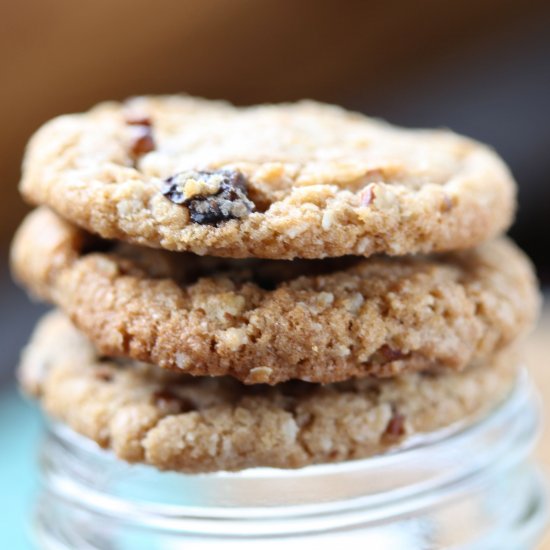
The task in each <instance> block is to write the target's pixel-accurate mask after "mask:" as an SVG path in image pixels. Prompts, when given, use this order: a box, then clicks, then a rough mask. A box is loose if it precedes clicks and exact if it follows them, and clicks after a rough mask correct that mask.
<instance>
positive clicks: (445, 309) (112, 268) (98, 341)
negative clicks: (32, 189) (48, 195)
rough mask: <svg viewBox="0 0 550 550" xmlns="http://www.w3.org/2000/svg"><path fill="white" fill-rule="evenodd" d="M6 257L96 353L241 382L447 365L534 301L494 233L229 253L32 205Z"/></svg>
mask: <svg viewBox="0 0 550 550" xmlns="http://www.w3.org/2000/svg"><path fill="white" fill-rule="evenodd" d="M12 264H13V269H14V273H15V274H16V276H17V277H18V278H19V279H20V280H21V281H22V282H23V283H24V284H25V285H26V286H27V287H28V288H29V289H30V290H31V291H32V292H34V293H35V294H37V295H38V296H40V297H42V298H45V299H46V300H49V301H50V302H52V303H54V304H56V305H57V306H58V307H60V308H61V309H62V310H63V311H64V312H65V313H66V314H68V315H69V316H70V318H71V319H72V320H73V322H74V323H75V324H76V325H77V327H78V328H79V329H80V330H82V331H83V332H84V333H85V334H86V335H87V336H88V337H89V338H90V339H91V340H92V341H93V343H94V344H95V345H96V346H97V348H98V349H99V350H100V352H101V353H103V354H105V355H111V356H120V357H130V358H133V359H137V360H140V361H145V362H147V363H153V364H155V365H159V366H161V367H166V368H171V369H178V370H180V371H184V372H187V373H189V374H193V375H211V376H222V375H230V376H233V377H235V378H238V379H239V380H241V381H243V382H245V383H267V384H276V383H279V382H282V381H285V380H289V379H301V380H305V381H309V382H322V383H328V382H336V381H340V380H345V379H347V378H349V377H361V376H368V375H371V376H381V377H385V376H394V375H396V374H399V373H402V372H407V371H418V370H423V369H431V368H434V367H437V368H449V369H460V368H463V367H465V366H467V365H470V364H473V363H482V362H485V361H486V360H487V358H489V357H491V356H492V355H493V354H494V353H495V351H497V350H499V349H502V348H503V347H506V346H507V345H508V344H510V343H511V342H512V341H514V340H516V339H517V338H519V337H520V336H521V335H523V334H524V333H525V331H526V330H527V329H528V328H529V327H530V326H531V324H532V323H533V321H534V318H535V316H536V313H537V310H538V305H539V296H538V293H537V290H536V283H535V280H534V276H533V272H532V268H531V265H530V263H529V261H528V260H527V259H526V258H525V256H524V255H523V254H522V253H521V252H520V251H519V250H518V249H517V248H516V247H515V246H514V245H513V244H512V243H511V242H510V241H507V240H504V239H503V240H497V241H494V242H490V243H487V244H485V245H482V246H480V247H479V248H477V249H474V250H470V251H463V252H457V253H448V254H446V255H436V256H432V257H430V256H426V257H420V256H416V257H406V258H389V257H373V258H368V259H365V258H358V257H346V258H337V259H325V260H300V261H298V260H294V261H292V262H288V261H284V260H278V261H277V260H261V259H247V260H243V259H241V260H234V259H223V258H210V257H200V256H196V255H192V254H184V253H178V252H167V251H162V250H155V249H150V248H146V247H136V246H133V245H129V244H124V243H122V244H121V243H117V242H108V241H104V240H102V239H98V238H96V239H95V240H94V238H93V237H92V236H91V235H90V234H89V233H86V232H85V231H83V230H81V229H79V228H77V227H76V226H74V225H72V224H70V223H69V222H66V221H64V220H63V219H61V218H59V217H58V216H57V215H56V214H54V213H53V212H51V211H49V210H47V209H45V208H42V209H38V210H36V211H35V212H34V213H32V214H31V215H30V216H29V217H28V218H27V220H26V221H25V222H24V223H23V225H22V227H21V228H20V230H19V231H18V234H17V236H16V238H15V241H14V246H13V250H12Z"/></svg>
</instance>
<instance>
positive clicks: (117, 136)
mask: <svg viewBox="0 0 550 550" xmlns="http://www.w3.org/2000/svg"><path fill="white" fill-rule="evenodd" d="M21 190H22V192H23V194H24V196H25V197H26V198H27V199H28V200H29V201H31V202H32V203H35V204H47V205H49V206H50V207H51V208H52V209H54V210H56V211H57V212H58V213H60V214H62V215H63V216H64V217H65V218H67V219H69V220H72V221H73V222H75V223H76V224H78V225H80V226H81V227H83V228H86V229H88V230H89V231H91V232H93V233H96V234H99V235H101V236H102V237H105V238H110V239H114V238H116V239H120V240H124V241H129V242H132V243H137V244H142V245H147V246H151V247H160V248H165V249H168V250H178V251H192V252H195V253H198V254H200V255H204V254H210V255H216V256H227V257H235V258H242V257H263V258H273V259H292V258H295V257H302V258H323V257H328V256H331V257H334V256H343V255H348V254H355V255H362V256H370V255H372V254H374V253H380V252H383V253H387V254H390V255H404V254H409V253H419V252H421V253H429V252H433V251H448V250H456V249H462V248H467V247H471V246H474V245H477V244H479V243H480V242H482V241H485V240H487V239H489V238H491V237H494V236H495V235H497V234H499V233H501V232H502V231H503V230H505V229H506V228H507V227H508V226H509V224H510V222H511V220H512V217H513V211H514V204H515V184H514V182H513V179H512V177H511V175H510V173H509V171H508V169H507V168H506V166H505V165H504V164H503V162H502V161H501V160H500V158H499V157H498V156H497V155H496V154H495V153H494V152H493V151H492V150H490V149H489V148H487V147H485V146H483V145H481V144H479V143H476V142H474V141H472V140H469V139H466V138H464V137H461V136H458V135H456V134H453V133H452V132H450V131H447V130H436V131H426V130H406V129H402V128H397V127H394V126H391V125H388V124H386V123H384V122H381V121H378V120H373V119H369V118H366V117H364V116H362V115H359V114H357V113H350V112H346V111H345V110H343V109H340V108H337V107H333V106H328V105H323V104H319V103H314V102H301V103H296V104H283V105H267V106H259V107H250V108H236V107H233V106H231V105H229V104H227V103H222V102H213V101H205V100H200V99H193V98H189V97H184V96H174V97H144V98H137V99H134V100H132V101H129V102H126V103H114V102H113V103H105V104H101V105H99V106H97V107H96V108H94V109H92V110H91V111H89V112H87V113H84V114H76V115H68V116H62V117H59V118H56V119H55V120H53V121H51V122H49V123H47V124H46V125H45V126H44V127H43V128H42V129H40V130H39V131H38V133H37V134H36V135H35V136H34V138H33V139H32V141H31V143H30V144H29V147H28V151H27V154H26V157H25V161H24V169H23V179H22V183H21Z"/></svg>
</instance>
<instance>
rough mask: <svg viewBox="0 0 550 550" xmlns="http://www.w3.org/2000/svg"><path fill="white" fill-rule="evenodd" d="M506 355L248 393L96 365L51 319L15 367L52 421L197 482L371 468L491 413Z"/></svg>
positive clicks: (213, 382)
mask: <svg viewBox="0 0 550 550" xmlns="http://www.w3.org/2000/svg"><path fill="white" fill-rule="evenodd" d="M516 366H517V357H516V355H515V353H514V352H513V351H512V350H507V351H506V352H504V353H502V354H500V355H497V356H495V357H493V358H491V359H490V360H488V362H487V363H486V364H484V365H482V366H478V367H471V368H468V369H466V370H464V371H461V372H445V373H442V372H439V373H437V372H430V373H415V374H405V375H403V376H400V377H398V378H393V379H385V380H380V379H374V378H364V379H361V380H353V381H347V382H342V383H338V384H332V385H327V386H321V385H318V384H308V383H306V382H296V381H294V382H287V383H284V384H279V385H278V386H275V387H271V386H265V385H259V386H245V385H243V384H241V383H239V382H237V381H236V380H234V379H232V378H228V377H221V378H205V377H201V378H194V377H191V376H188V375H184V374H175V373H172V372H169V371H163V370H162V369H158V368H156V367H153V366H149V365H146V364H143V363H137V362H133V361H117V360H111V359H106V358H104V357H101V356H99V355H98V353H97V351H96V350H95V348H94V346H92V345H91V343H90V342H89V341H88V340H87V339H86V338H85V337H84V336H83V335H82V334H81V333H80V332H78V331H77V329H76V328H74V327H73V326H72V325H71V324H70V322H69V321H68V319H67V318H66V317H65V316H63V315H62V314H60V313H59V312H53V313H50V314H49V315H47V316H46V317H45V318H44V319H43V320H42V321H41V322H40V323H39V325H38V327H37V328H36V331H35V334H34V336H33V338H32V340H31V342H30V344H29V345H28V347H27V348H26V350H25V352H24V355H23V358H22V362H21V365H20V368H19V377H20V381H21V384H22V387H23V388H24V390H25V391H26V392H27V393H28V394H30V395H32V396H34V397H36V398H38V399H39V400H40V401H41V403H42V407H43V408H44V410H45V411H46V412H47V413H48V414H49V415H50V416H52V417H53V418H56V419H58V420H60V421H62V422H64V423H67V424H68V425H69V426H70V427H71V428H72V429H74V430H75V431H76V432H78V433H80V434H82V435H84V436H86V437H88V438H91V439H93V440H94V441H96V442H97V443H98V444H99V445H101V446H102V447H106V448H110V449H112V450H113V451H114V453H115V454H116V455H117V456H118V457H119V458H122V459H124V460H126V461H129V462H143V463H146V464H150V465H153V466H155V467H157V468H159V469H162V470H177V471H182V472H190V473H199V472H208V471H216V470H240V469H244V468H250V467H257V466H269V467H277V468H298V467H302V466H306V465H309V464H318V463H328V462H339V461H344V460H353V459H359V458H364V457H368V456H371V455H374V454H379V453H382V452H385V451H387V450H389V449H392V448H395V447H396V446H399V445H402V444H407V442H408V441H410V438H411V436H413V435H415V434H422V433H427V432H433V431H435V430H438V429H440V428H444V427H448V426H451V425H452V424H454V423H456V422H462V423H463V424H464V423H466V424H467V423H468V422H469V421H473V420H474V419H475V418H477V417H478V416H479V415H481V414H483V413H486V412H488V410H490V409H491V408H492V407H495V406H496V405H497V404H498V403H499V402H501V401H502V400H503V399H504V398H505V397H506V396H507V395H508V393H509V392H510V390H511V388H512V387H513V385H514V382H515V379H516V374H517V373H516Z"/></svg>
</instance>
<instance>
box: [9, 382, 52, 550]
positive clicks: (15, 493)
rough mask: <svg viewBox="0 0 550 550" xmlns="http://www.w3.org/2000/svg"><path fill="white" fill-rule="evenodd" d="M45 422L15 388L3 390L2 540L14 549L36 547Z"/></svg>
mask: <svg viewBox="0 0 550 550" xmlns="http://www.w3.org/2000/svg"><path fill="white" fill-rule="evenodd" d="M41 429H42V424H41V420H40V415H39V413H38V411H37V409H36V408H35V407H33V406H32V405H31V404H30V403H28V402H27V401H25V400H24V399H23V398H22V397H21V396H20V395H19V393H18V392H17V390H16V389H15V388H14V387H8V388H4V389H2V390H1V391H0V533H1V535H0V539H1V547H2V548H6V549H8V548H9V549H10V550H30V549H32V548H33V546H32V544H31V542H30V537H29V523H30V512H31V510H32V504H33V498H34V495H35V492H36V488H37V468H36V450H37V446H38V444H39V441H40V432H41Z"/></svg>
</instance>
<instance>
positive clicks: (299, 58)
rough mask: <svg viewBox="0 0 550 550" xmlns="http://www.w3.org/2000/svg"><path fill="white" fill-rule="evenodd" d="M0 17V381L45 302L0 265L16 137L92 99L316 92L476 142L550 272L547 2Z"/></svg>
mask: <svg viewBox="0 0 550 550" xmlns="http://www.w3.org/2000/svg"><path fill="white" fill-rule="evenodd" d="M0 10H1V13H0V74H1V78H2V82H1V84H2V85H1V86H0V111H1V113H0V121H1V125H2V126H1V128H2V130H1V131H0V176H1V181H2V183H1V185H0V254H1V255H0V300H1V303H2V315H1V316H0V337H1V338H2V342H1V344H2V349H3V361H2V364H0V377H1V376H2V373H7V372H8V371H9V370H10V369H11V367H13V364H14V363H15V362H16V358H17V354H18V350H19V348H20V347H21V345H22V344H23V343H24V341H25V339H26V338H27V335H28V332H29V330H30V327H31V326H32V324H33V322H34V319H35V317H36V315H37V313H38V311H39V310H40V308H39V307H38V306H31V305H28V302H27V300H26V299H25V298H24V297H23V295H22V293H21V292H20V291H18V290H16V289H15V287H14V286H13V285H12V284H11V283H10V282H9V276H8V271H7V267H6V250H7V247H6V245H7V242H8V241H9V238H10V236H11V235H12V233H13V231H14V229H15V227H16V225H17V223H18V222H19V220H20V219H21V217H22V216H23V214H24V211H25V206H24V205H23V203H22V201H21V200H20V198H19V197H18V194H17V190H16V185H17V182H18V179H19V166H20V161H21V156H22V153H23V149H24V146H25V143H26V141H27V139H28V137H29V136H30V135H31V133H32V132H33V131H34V130H35V129H36V128H37V127H38V126H39V125H40V124H41V123H43V122H44V121H45V120H47V119H49V118H51V117H53V116H55V115H57V114H60V113H64V112H70V111H79V110H83V109H87V108H89V107H90V106H91V105H93V104H94V103H96V102H98V101H100V100H103V99H109V98H124V97H126V96H129V95H134V94H141V93H166V92H177V91H185V92H188V93H191V94H197V95H203V96H206V97H212V98H227V99H230V100H232V101H234V102H237V103H241V104H244V103H252V102H266V101H281V100H291V99H298V98H303V97H312V98H316V99H321V100H326V101H331V102H337V103H341V104H343V105H345V106H348V107H351V108H354V109H358V110H361V111H364V112H366V113H368V114H371V115H375V116H381V117H383V118H387V119H389V120H390V121H392V122H395V123H398V124H403V125H409V126H449V127H451V128H452V129H454V130H457V131H459V132H463V133H466V134H468V135H471V136H473V137H476V138H478V139H481V140H483V141H486V142H488V143H490V144H492V145H493V146H494V147H496V148H497V150H498V151H499V152H500V153H501V154H502V155H503V156H504V157H505V158H506V160H507V161H508V162H509V163H510V165H511V166H512V169H513V171H514V173H515V175H516V177H517V178H518V181H519V182H520V203H521V210H520V212H519V219H518V223H517V225H516V226H515V228H514V230H513V236H514V237H515V238H516V239H517V240H518V241H519V242H520V244H521V245H522V246H523V247H524V248H525V249H527V251H528V252H529V253H530V254H531V256H532V257H533V258H534V259H535V261H536V263H537V267H538V269H539V273H540V276H541V277H542V278H543V280H544V281H549V279H548V276H549V274H550V269H549V268H550V250H549V246H548V238H547V235H548V234H549V229H550V223H549V221H548V216H547V215H546V209H547V208H548V207H549V206H550V186H549V185H547V178H548V176H549V175H550V154H549V153H548V152H547V149H548V147H549V145H550V105H549V103H550V25H549V23H550V2H548V1H546V2H542V1H531V2H524V1H513V2H511V1H502V0H500V1H498V0H446V1H441V0H426V1H420V2H412V1H406V0H390V1H385V2H375V1H368V0H363V1H358V0H348V1H339V2H336V1H333V0H318V1H313V0H262V1H254V0H231V1H229V0H226V1H222V0H201V1H190V0H180V1H178V0H156V1H155V2H153V1H151V0H149V1H146V0H117V1H107V0H96V1H94V2H74V1H69V0H55V1H54V0H32V1H31V0H22V1H18V2H10V3H8V2H3V3H2V7H1V8H0Z"/></svg>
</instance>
